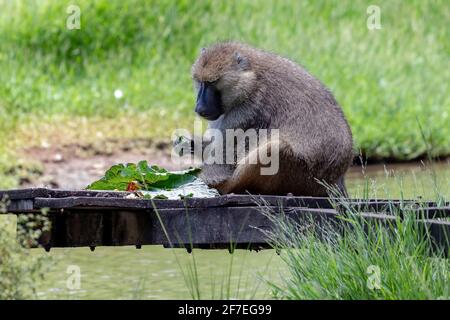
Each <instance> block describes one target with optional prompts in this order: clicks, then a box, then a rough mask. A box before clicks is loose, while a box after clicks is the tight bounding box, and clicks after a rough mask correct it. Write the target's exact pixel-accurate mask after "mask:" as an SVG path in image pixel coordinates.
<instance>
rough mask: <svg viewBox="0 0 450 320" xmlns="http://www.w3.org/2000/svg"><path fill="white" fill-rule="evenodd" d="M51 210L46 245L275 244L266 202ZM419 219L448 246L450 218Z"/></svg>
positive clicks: (308, 217) (317, 213)
mask: <svg viewBox="0 0 450 320" xmlns="http://www.w3.org/2000/svg"><path fill="white" fill-rule="evenodd" d="M265 210H270V211H271V212H272V213H271V214H275V215H278V214H283V215H284V216H285V217H288V218H289V219H292V221H295V222H296V223H298V224H300V225H302V226H303V225H309V226H312V227H314V229H315V230H316V231H318V232H319V235H320V232H322V230H323V229H321V227H323V226H324V225H325V224H327V225H329V226H331V227H333V228H335V229H336V230H341V229H342V226H343V224H345V223H346V222H345V221H343V220H341V219H340V218H339V217H340V214H339V212H337V211H336V210H334V209H308V208H285V209H283V212H282V213H281V211H280V210H281V209H280V208H279V207H266V208H265ZM50 216H51V220H52V223H53V227H52V230H51V231H50V235H49V234H46V235H45V236H44V237H43V241H41V244H42V245H43V246H44V247H46V248H50V247H80V246H81V247H84V246H86V247H91V248H94V247H95V246H122V245H136V246H141V245H155V244H156V245H161V244H162V245H164V246H166V247H171V246H173V247H186V248H191V247H199V248H229V247H233V248H253V249H262V248H267V247H269V244H268V243H267V238H266V234H265V232H267V231H271V230H273V223H272V220H271V219H269V218H268V216H267V213H266V214H264V213H262V212H261V208H260V207H215V208H190V209H187V210H186V209H184V208H171V209H160V210H157V212H155V211H152V210H138V211H137V210H134V211H114V212H110V211H102V210H100V211H94V212H89V211H86V210H77V209H71V210H64V211H63V212H61V213H56V212H53V213H50ZM359 217H360V218H361V219H365V220H367V221H371V222H379V223H381V224H384V225H389V224H391V226H392V227H395V223H396V217H394V216H392V215H384V214H378V213H370V212H369V213H362V214H360V215H359ZM419 224H423V226H424V227H425V230H427V232H428V233H429V234H430V236H431V237H432V239H433V240H434V242H435V243H436V247H437V248H442V249H444V250H448V247H449V241H448V239H449V235H450V222H445V221H436V220H423V221H422V220H421V221H419ZM163 226H164V227H163ZM323 236H328V233H324V234H323ZM446 252H448V251H446Z"/></svg>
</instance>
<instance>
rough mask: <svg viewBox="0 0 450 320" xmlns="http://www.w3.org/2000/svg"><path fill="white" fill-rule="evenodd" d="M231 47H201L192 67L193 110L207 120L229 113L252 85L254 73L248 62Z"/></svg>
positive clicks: (248, 91)
mask: <svg viewBox="0 0 450 320" xmlns="http://www.w3.org/2000/svg"><path fill="white" fill-rule="evenodd" d="M230 49H231V48H223V47H213V48H209V49H203V50H202V52H201V54H200V56H199V57H198V59H197V61H196V62H195V63H194V65H193V67H192V78H193V81H194V85H195V89H196V91H197V103H196V107H195V112H197V114H199V115H200V116H201V117H203V118H205V119H207V120H210V121H213V120H216V119H218V118H219V117H220V116H221V115H222V114H226V113H227V112H229V111H230V110H231V109H232V108H233V106H234V105H236V104H237V103H239V102H240V101H242V99H243V98H245V97H246V96H247V95H248V94H249V93H250V91H251V88H252V87H253V83H254V74H253V72H252V71H251V67H250V61H249V60H248V59H247V57H245V56H244V55H243V54H241V53H239V52H237V51H235V50H230Z"/></svg>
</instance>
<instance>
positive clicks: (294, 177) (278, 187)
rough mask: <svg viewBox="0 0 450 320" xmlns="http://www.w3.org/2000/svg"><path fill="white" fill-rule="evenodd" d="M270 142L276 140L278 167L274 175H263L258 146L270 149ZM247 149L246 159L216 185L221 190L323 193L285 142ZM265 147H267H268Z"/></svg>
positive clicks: (263, 192)
mask: <svg viewBox="0 0 450 320" xmlns="http://www.w3.org/2000/svg"><path fill="white" fill-rule="evenodd" d="M271 143H278V148H279V159H276V160H279V168H278V172H277V173H275V174H274V175H262V174H261V168H263V167H264V165H262V164H261V163H260V162H259V161H258V154H259V148H261V147H262V148H264V149H263V152H271V148H272V146H271V145H270V144H271ZM268 144H269V145H263V146H260V147H258V148H257V149H255V150H253V151H251V152H249V154H248V155H247V157H246V159H243V160H242V161H240V163H239V164H238V166H237V167H236V169H235V171H234V172H233V175H232V176H231V177H230V178H229V179H228V180H226V181H225V182H223V183H222V184H220V185H218V186H216V188H217V189H218V190H219V192H220V193H221V194H226V193H246V192H250V193H260V194H274V195H276V194H278V195H286V194H287V193H292V194H294V195H305V196H306V195H325V194H326V193H325V191H324V188H323V187H322V186H320V185H319V184H318V183H317V182H316V181H314V180H313V179H312V178H311V177H310V175H309V174H308V170H307V167H306V164H305V162H304V161H302V160H301V159H300V158H298V157H295V156H294V154H293V152H292V149H291V148H290V146H289V145H288V144H286V143H284V142H268ZM267 150H268V151H267Z"/></svg>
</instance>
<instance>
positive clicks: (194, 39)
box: [0, 0, 450, 187]
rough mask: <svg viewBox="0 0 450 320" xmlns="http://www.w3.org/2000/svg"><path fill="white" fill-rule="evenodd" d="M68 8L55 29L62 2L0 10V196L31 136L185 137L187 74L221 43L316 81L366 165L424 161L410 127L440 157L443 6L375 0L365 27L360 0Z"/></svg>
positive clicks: (448, 131) (445, 118) (443, 135)
mask: <svg viewBox="0 0 450 320" xmlns="http://www.w3.org/2000/svg"><path fill="white" fill-rule="evenodd" d="M77 4H78V5H79V6H80V8H81V30H67V29H66V27H65V25H66V18H67V16H68V15H67V14H66V5H67V4H66V3H65V2H59V1H49V0H42V1H31V0H30V1H26V0H21V1H7V0H0V70H1V72H0V113H1V114H2V116H1V118H0V176H1V177H2V179H0V181H1V182H0V187H11V186H14V185H16V184H17V183H18V177H19V174H18V173H17V163H16V159H17V157H20V154H19V152H18V151H19V150H20V149H21V148H24V147H25V148H26V147H28V146H30V145H39V144H40V142H41V140H42V139H48V140H51V141H53V142H54V143H71V142H74V141H73V140H72V139H74V138H73V137H74V132H76V133H77V134H78V136H77V138H81V140H78V141H77V142H80V141H81V142H88V140H92V139H98V138H96V137H97V135H95V133H97V132H99V131H100V132H102V133H103V137H115V138H117V137H123V136H126V137H129V138H136V137H158V138H162V139H169V137H170V133H171V131H172V129H174V128H176V127H180V126H187V127H188V128H190V127H191V122H192V119H193V118H194V112H193V104H194V94H193V91H192V85H191V81H190V66H191V64H192V62H193V60H194V59H195V56H196V55H197V53H198V51H199V49H200V48H201V47H203V46H207V45H209V44H211V43H214V42H216V41H220V40H226V39H233V40H239V41H243V42H247V43H250V44H252V45H255V46H258V47H261V48H264V49H267V50H272V51H275V52H277V53H280V54H282V55H285V56H288V57H290V58H292V59H293V60H294V61H297V62H299V63H301V64H302V65H304V66H305V67H306V68H307V69H308V70H309V71H310V72H311V73H312V74H314V75H315V76H317V77H318V78H319V79H321V80H322V81H323V82H324V83H325V84H326V85H327V86H328V87H329V88H330V89H331V90H332V91H333V92H334V93H335V95H336V97H337V99H338V101H339V102H340V103H341V105H342V106H343V108H344V111H345V114H346V116H347V117H348V119H349V121H350V124H351V127H352V129H353V133H354V137H355V142H356V148H358V149H362V150H363V152H364V153H366V154H367V155H368V156H369V157H370V158H396V159H412V158H416V157H418V156H420V155H423V154H424V153H425V150H426V146H425V144H424V143H423V142H422V139H421V138H420V130H419V128H418V126H417V119H419V120H420V123H421V124H422V125H423V127H424V131H425V134H426V135H427V137H429V138H430V141H431V142H432V144H431V147H432V153H433V155H435V156H436V155H440V156H445V155H449V154H450V147H449V146H450V128H449V126H448V122H449V113H450V98H449V95H448V91H449V85H448V83H449V82H450V74H449V72H448V71H447V70H448V69H449V67H450V66H449V59H448V56H449V53H450V48H449V42H448V39H449V36H450V34H449V33H450V31H449V29H448V28H447V22H448V21H449V19H450V7H449V6H448V5H447V4H446V1H444V0H442V1H433V2H431V1H419V0H417V1H382V2H379V5H380V7H381V22H382V29H381V30H378V31H370V30H368V29H367V28H366V17H367V15H366V8H367V6H368V5H369V4H370V3H368V2H365V1H358V2H355V1H301V2H300V1H282V2H280V1H275V0H273V1H270V0H264V1H263V0H260V1H250V0H247V1H239V2H234V1H212V0H209V1H187V0H185V1H156V0H155V1H137V0H131V1H126V2H124V1H106V0H97V1H87V0H80V1H77ZM116 89H121V90H122V91H123V92H124V97H123V98H122V99H115V97H114V95H113V92H114V90H116ZM83 121H85V122H86V123H87V124H86V125H84V126H83V128H82V129H80V127H79V126H78V125H77V124H79V123H80V122H83ZM116 122H119V123H122V124H124V123H125V124H126V125H122V126H115V125H114V124H115V123H116ZM83 123H84V122H83ZM155 124H156V125H155ZM80 131H81V132H80ZM129 131H131V133H130V132H129ZM92 133H94V134H92ZM23 166H24V168H28V167H29V164H28V163H24V164H23ZM5 176H6V178H5Z"/></svg>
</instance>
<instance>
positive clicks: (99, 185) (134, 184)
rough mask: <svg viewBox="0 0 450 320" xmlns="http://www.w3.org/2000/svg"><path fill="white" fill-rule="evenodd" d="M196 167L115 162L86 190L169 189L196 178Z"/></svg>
mask: <svg viewBox="0 0 450 320" xmlns="http://www.w3.org/2000/svg"><path fill="white" fill-rule="evenodd" d="M199 172H200V169H198V168H190V169H188V170H183V171H168V170H166V169H164V168H161V167H158V166H154V165H153V166H150V165H149V164H148V163H147V161H140V162H139V163H138V164H135V163H127V164H117V165H114V166H112V167H111V168H109V169H108V171H106V173H105V175H104V176H103V177H102V178H101V179H100V180H97V181H95V182H93V183H91V184H90V185H89V186H87V188H86V189H88V190H118V191H136V190H148V191H155V190H171V189H174V188H178V187H180V186H182V185H184V184H187V183H190V182H192V181H194V180H195V179H196V176H197V174H198V173H199Z"/></svg>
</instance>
